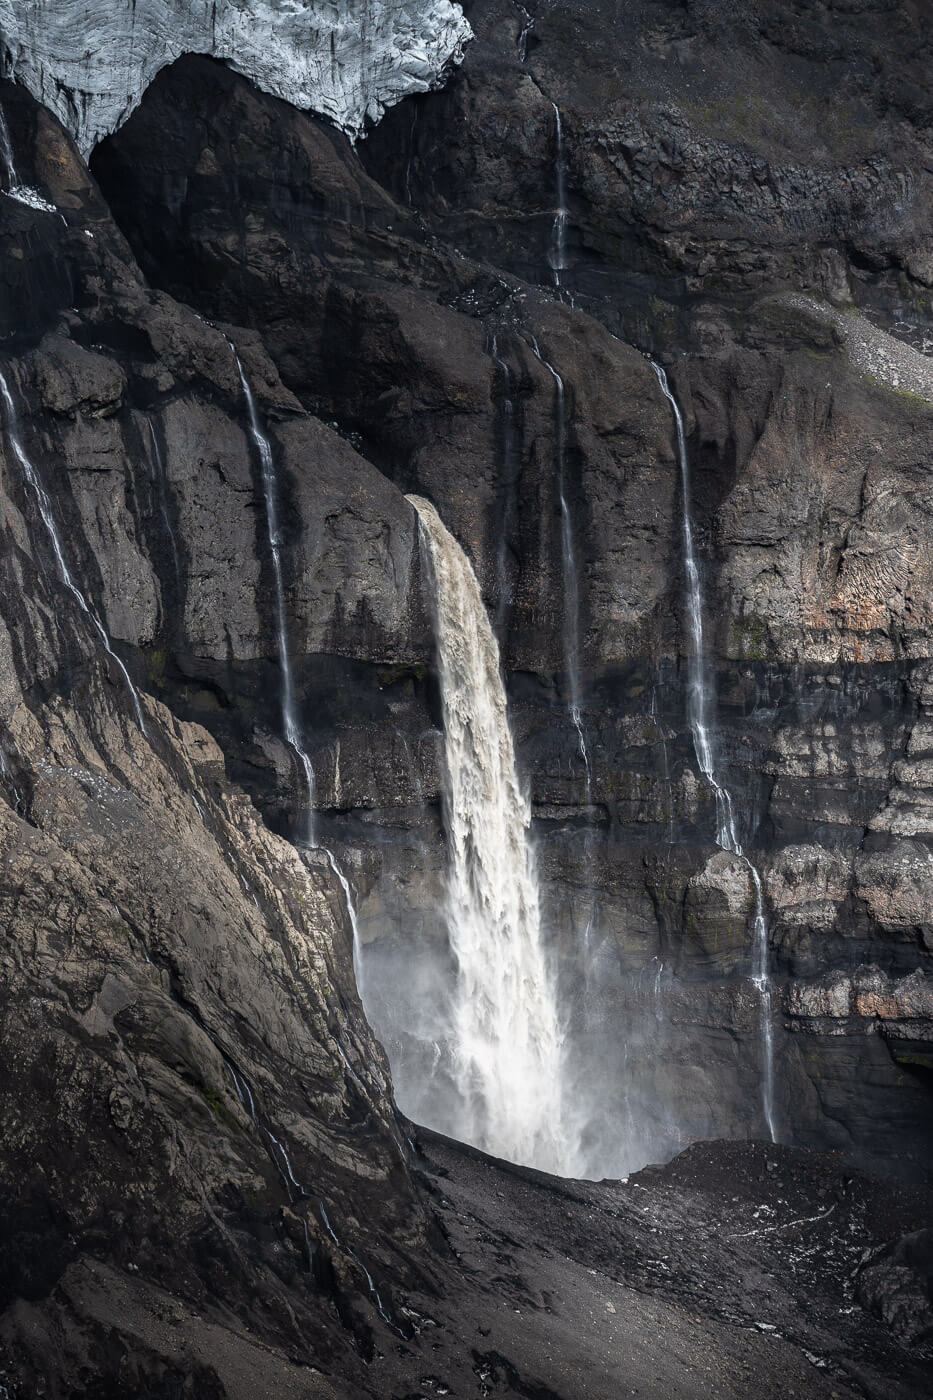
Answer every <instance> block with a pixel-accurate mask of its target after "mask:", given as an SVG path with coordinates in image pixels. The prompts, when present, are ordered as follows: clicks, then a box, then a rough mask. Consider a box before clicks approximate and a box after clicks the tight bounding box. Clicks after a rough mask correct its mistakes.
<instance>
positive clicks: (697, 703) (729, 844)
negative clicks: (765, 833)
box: [649, 360, 777, 1142]
mask: <svg viewBox="0 0 933 1400" xmlns="http://www.w3.org/2000/svg"><path fill="white" fill-rule="evenodd" d="M649 363H650V364H651V368H652V369H653V370H654V373H655V375H656V377H657V380H658V384H659V385H660V386H661V392H662V394H663V395H664V397H665V398H666V399H667V401H668V403H669V404H670V406H671V411H672V413H673V415H674V424H675V427H676V430H677V460H678V465H679V467H680V484H681V495H682V508H681V536H682V544H683V557H684V572H685V574H686V580H687V626H688V630H689V646H688V648H687V719H688V722H689V724H690V730H691V733H692V735H693V746H694V749H695V751H696V756H697V763H698V764H699V767H700V772H701V773H702V774H703V776H704V777H705V778H706V780H707V782H708V783H709V785H710V787H711V788H712V790H713V793H714V796H715V799H716V844H717V845H718V846H719V847H721V849H722V850H724V851H729V852H730V853H731V854H733V855H735V856H738V858H739V859H740V860H742V861H744V863H745V865H746V866H747V868H748V872H749V876H750V878H751V882H752V888H753V891H754V912H753V918H752V981H753V982H754V984H755V987H756V988H757V991H758V997H759V1006H760V1017H759V1021H760V1037H761V1101H762V1112H763V1115H764V1119H765V1122H766V1124H767V1126H768V1132H769V1134H770V1136H771V1141H772V1142H777V1125H776V1117H775V1105H774V1030H773V1026H772V1021H771V977H770V970H769V955H768V925H767V921H766V919H765V907H764V892H763V890H762V885H761V876H760V874H759V872H758V869H757V867H756V866H755V864H754V863H753V862H752V861H751V860H750V859H749V858H748V856H747V855H746V854H745V852H744V851H743V849H742V846H741V843H740V842H739V839H738V833H737V831H736V825H735V814H734V811H733V806H732V797H731V794H730V793H729V791H728V789H727V788H726V787H725V786H724V784H723V783H721V782H720V781H719V777H718V774H717V771H716V761H715V754H714V743H713V734H712V728H711V721H710V711H711V708H712V692H713V686H712V678H711V675H710V664H709V658H708V655H707V652H706V647H705V644H704V639H703V591H702V585H701V583H700V570H699V565H698V563H697V556H696V546H695V542H694V531H693V519H692V515H691V504H690V502H691V496H690V462H689V458H688V455H687V444H686V439H685V436H684V424H683V418H682V416H681V412H680V407H679V405H678V403H677V400H676V399H675V397H674V395H673V393H672V392H671V389H670V386H669V384H668V382H667V375H666V374H665V372H664V370H663V369H662V368H661V366H660V365H659V364H656V363H655V362H654V361H653V360H651V361H649Z"/></svg>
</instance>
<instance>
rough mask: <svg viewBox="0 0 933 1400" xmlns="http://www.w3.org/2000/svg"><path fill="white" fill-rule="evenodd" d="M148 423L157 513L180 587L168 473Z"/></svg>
mask: <svg viewBox="0 0 933 1400" xmlns="http://www.w3.org/2000/svg"><path fill="white" fill-rule="evenodd" d="M146 422H147V423H148V425H149V441H150V443H151V446H152V462H153V466H154V468H155V479H156V490H157V491H158V493H159V514H160V515H161V516H162V524H163V525H164V526H165V534H166V537H167V539H168V544H169V549H170V550H171V554H172V568H173V571H174V574H175V586H176V588H180V587H181V557H180V555H179V553H178V540H177V539H176V538H175V530H174V527H173V525H172V517H171V514H170V512H169V504H168V475H167V473H166V470H165V463H164V462H163V460H162V449H161V448H160V447H159V439H158V438H157V437H156V430H155V428H154V426H153V423H152V419H151V418H147V419H146Z"/></svg>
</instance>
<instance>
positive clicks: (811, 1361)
mask: <svg viewBox="0 0 933 1400" xmlns="http://www.w3.org/2000/svg"><path fill="white" fill-rule="evenodd" d="M413 1133H414V1137H413V1138H412V1139H410V1145H411V1147H412V1148H413V1159H412V1171H413V1175H414V1178H415V1181H416V1183H417V1186H418V1188H419V1194H421V1195H422V1196H423V1197H424V1198H425V1200H426V1204H427V1206H428V1210H429V1214H431V1215H433V1229H432V1231H431V1234H432V1236H433V1250H432V1251H431V1253H432V1254H433V1256H434V1266H433V1267H431V1268H430V1270H429V1272H427V1273H426V1274H425V1277H424V1278H423V1279H422V1280H421V1284H420V1286H418V1285H417V1284H416V1286H415V1287H413V1288H411V1289H410V1290H407V1291H406V1292H405V1293H404V1294H403V1293H401V1292H395V1293H393V1295H392V1296H391V1300H390V1298H389V1295H388V1294H387V1295H385V1297H384V1298H383V1300H382V1301H383V1303H384V1304H386V1305H387V1308H388V1311H387V1315H388V1316H391V1318H392V1319H393V1323H392V1325H391V1326H387V1325H386V1324H385V1323H384V1322H382V1321H380V1319H379V1317H378V1315H377V1314H376V1311H375V1309H373V1313H372V1317H371V1319H370V1321H371V1332H369V1331H368V1329H367V1326H366V1325H365V1323H364V1324H363V1325H362V1326H361V1325H360V1319H359V1317H357V1322H356V1324H355V1343H354V1350H353V1353H352V1360H350V1361H348V1360H347V1359H346V1358H344V1360H343V1361H342V1363H341V1364H340V1366H339V1367H338V1368H337V1369H330V1368H328V1367H326V1366H323V1365H322V1366H321V1367H318V1366H317V1365H316V1364H314V1363H313V1362H311V1361H309V1359H308V1356H307V1354H305V1356H303V1357H302V1358H301V1359H299V1358H298V1357H297V1356H296V1355H295V1354H294V1353H291V1354H289V1353H287V1352H285V1351H283V1350H282V1349H281V1348H280V1347H278V1346H276V1345H275V1344H270V1342H269V1340H268V1339H267V1338H264V1337H263V1335H262V1330H261V1327H257V1329H256V1330H255V1331H254V1330H253V1329H252V1328H251V1327H249V1326H247V1327H246V1328H244V1327H243V1326H242V1325H241V1324H239V1323H238V1322H236V1320H235V1319H233V1318H231V1317H230V1316H229V1315H225V1313H224V1311H223V1309H222V1308H221V1307H219V1306H217V1307H216V1308H215V1309H211V1308H208V1309H202V1310H200V1311H193V1310H191V1308H190V1305H189V1304H188V1303H187V1302H186V1300H185V1299H184V1297H182V1296H181V1295H180V1294H176V1293H174V1292H171V1291H169V1290H165V1289H158V1288H156V1287H154V1286H152V1285H151V1284H150V1283H147V1282H144V1281H142V1279H141V1278H140V1277H139V1276H138V1275H136V1276H134V1274H133V1273H132V1272H120V1271H118V1270H115V1269H113V1268H111V1267H110V1266H108V1265H105V1264H103V1263H101V1262H100V1261H95V1260H93V1259H91V1258H90V1257H83V1258H81V1259H79V1260H76V1261H75V1262H73V1263H72V1264H71V1265H70V1267H69V1269H68V1270H67V1272H66V1274H65V1275H64V1276H63V1277H62V1279H61V1280H60V1282H59V1284H58V1287H57V1289H56V1295H57V1298H56V1302H57V1303H59V1304H60V1303H62V1302H63V1301H64V1300H67V1307H66V1311H67V1312H68V1313H69V1314H70V1315H71V1317H72V1319H74V1318H75V1317H77V1316H79V1315H80V1316H83V1317H84V1318H85V1319H87V1320H91V1319H93V1322H94V1323H95V1324H97V1326H98V1328H102V1329H103V1330H104V1331H105V1332H106V1331H107V1330H111V1329H112V1335H113V1336H114V1337H116V1336H117V1335H118V1333H119V1335H120V1336H121V1337H122V1339H123V1343H124V1344H129V1346H130V1348H131V1349H132V1350H133V1351H134V1352H136V1353H137V1354H140V1355H143V1354H144V1355H149V1356H150V1357H160V1358H161V1360H162V1363H163V1366H164V1368H165V1369H164V1371H163V1384H164V1385H165V1386H166V1388H165V1389H162V1388H158V1389H156V1390H153V1391H151V1392H150V1391H149V1390H145V1391H139V1392H137V1391H133V1393H134V1394H136V1393H140V1394H142V1393H145V1394H147V1395H148V1394H150V1393H151V1394H158V1395H160V1396H161V1395H166V1396H168V1395H172V1396H174V1395H176V1394H177V1395H178V1396H182V1395H185V1396H187V1395H188V1394H189V1393H191V1394H196V1395H198V1396H214V1395H217V1396H224V1397H229V1400H310V1397H321V1398H322V1400H364V1397H378V1398H379V1400H432V1397H435V1396H445V1395H446V1396H450V1397H451V1400H455V1398H456V1397H461V1398H462V1400H466V1398H467V1397H474V1396H477V1397H481V1396H482V1397H484V1396H506V1395H508V1396H522V1397H526V1400H584V1397H591V1400H618V1397H621V1396H628V1395H634V1396H639V1397H641V1398H642V1400H699V1397H708V1396H717V1397H722V1398H723V1400H727V1398H729V1400H731V1397H735V1400H740V1398H741V1397H754V1400H772V1397H773V1398H774V1400H777V1397H782V1400H783V1397H788V1396H791V1397H799V1398H800V1400H804V1397H806V1398H807V1400H810V1397H813V1400H817V1398H818V1397H819V1398H820V1400H822V1397H827V1400H848V1398H849V1397H862V1398H863V1400H909V1398H910V1397H921V1396H925V1395H928V1394H929V1378H930V1371H929V1367H930V1354H931V1353H930V1345H929V1343H930V1340H931V1337H933V1312H931V1311H930V1308H929V1267H928V1266H929V1254H930V1243H929V1240H930V1233H929V1231H928V1230H926V1231H924V1230H923V1228H922V1227H923V1226H924V1225H925V1224H928V1222H929V1221H930V1219H931V1218H933V1211H931V1207H933V1192H931V1191H930V1189H929V1188H922V1187H916V1186H912V1185H900V1184H898V1183H894V1182H889V1181H888V1182H885V1181H882V1180H880V1179H878V1178H873V1177H869V1176H865V1175H861V1174H857V1173H852V1172H850V1171H848V1170H846V1168H845V1165H844V1163H843V1162H842V1161H841V1160H840V1158H839V1157H838V1156H837V1155H836V1154H826V1153H823V1154H821V1153H815V1152H809V1151H803V1150H796V1149H791V1148H784V1147H777V1146H773V1145H771V1144H768V1143H726V1142H709V1143H697V1144H695V1145H694V1146H692V1147H691V1148H689V1149H688V1150H687V1151H686V1152H684V1153H683V1154H681V1156H680V1157H678V1158H676V1159H675V1160H674V1161H673V1162H671V1163H669V1164H668V1165H667V1166H663V1167H648V1168H646V1169H645V1170H643V1171H641V1172H638V1173H636V1174H634V1175H632V1176H631V1177H630V1178H629V1179H628V1180H627V1181H623V1182H610V1181H606V1182H599V1183H595V1182H581V1181H568V1180H560V1179H557V1178H553V1177H548V1176H545V1175H543V1174H541V1173H538V1172H533V1171H529V1170H525V1169H522V1168H518V1167H513V1166H510V1165H508V1164H505V1163H501V1162H497V1161H495V1160H493V1159H491V1158H488V1157H485V1156H484V1155H483V1154H481V1153H478V1152H475V1151H473V1150H472V1149H470V1148H465V1147H463V1146H462V1145H460V1144H456V1143H453V1142H451V1141H449V1140H448V1139H445V1138H442V1137H440V1136H438V1135H436V1134H433V1133H428V1132H426V1131H424V1130H416V1129H413ZM918 1231H919V1232H920V1233H919V1234H916V1233H915V1232H918ZM905 1235H907V1236H912V1237H913V1239H914V1240H915V1241H916V1242H917V1247H918V1248H919V1250H920V1252H921V1253H922V1252H923V1251H925V1252H926V1256H927V1274H926V1281H924V1277H923V1271H922V1268H914V1269H913V1270H911V1269H906V1268H904V1267H903V1266H900V1267H899V1265H898V1262H897V1261H896V1260H895V1261H892V1260H891V1258H890V1246H889V1242H890V1241H891V1240H892V1238H894V1239H897V1238H898V1237H903V1236H905ZM913 1262H914V1264H915V1265H916V1264H917V1259H916V1258H915V1259H914V1260H913ZM130 1268H131V1269H132V1266H130ZM308 1286H309V1288H310V1289H312V1290H314V1291H317V1292H319V1291H320V1280H318V1281H315V1280H313V1279H311V1280H309V1285H308ZM19 1307H20V1309H23V1308H24V1307H25V1305H23V1304H20V1305H19ZM869 1308H871V1309H872V1311H869ZM48 1317H49V1309H48V1308H45V1309H43V1310H42V1311H41V1312H40V1311H37V1312H36V1314H35V1317H34V1319H33V1328H32V1331H33V1336H32V1340H33V1342H34V1343H35V1344H37V1345H42V1346H48V1347H49V1348H50V1360H51V1359H52V1354H53V1353H54V1351H55V1348H56V1344H57V1343H59V1342H60V1341H61V1336H62V1333H61V1332H58V1331H57V1329H55V1328H49V1327H48ZM19 1323H20V1325H21V1326H22V1327H23V1330H24V1332H26V1333H28V1332H29V1331H30V1327H29V1321H28V1318H27V1317H26V1316H22V1315H21V1316H20V1318H19ZM892 1323H893V1326H892ZM403 1333H404V1334H405V1335H402V1334H403ZM43 1334H44V1335H43ZM173 1375H174V1376H175V1377H176V1378H177V1379H176V1388H174V1389H173V1388H172V1387H171V1384H170V1381H171V1377H172V1376H173ZM194 1376H197V1377H200V1387H201V1388H198V1389H196V1390H194V1391H190V1392H189V1390H188V1389H187V1388H186V1387H187V1381H186V1379H185V1378H191V1377H194ZM72 1380H73V1382H74V1385H75V1389H74V1390H73V1391H72V1392H71V1393H73V1394H80V1395H82V1396H83V1395H84V1394H86V1393H89V1392H86V1391H85V1390H84V1389H83V1388H81V1384H80V1375H75V1376H73V1377H72ZM113 1384H114V1386H115V1387H116V1388H114V1389H107V1390H105V1391H103V1392H100V1391H95V1392H94V1393H95V1394H97V1395H100V1394H106V1395H108V1396H109V1395H113V1396H119V1395H122V1394H127V1393H129V1392H126V1391H121V1390H120V1389H119V1382H117V1381H116V1380H115V1381H114V1382H113ZM16 1393H17V1394H18V1393H19V1392H16ZM35 1393H36V1394H42V1393H44V1392H43V1390H41V1389H37V1390H36V1392H35Z"/></svg>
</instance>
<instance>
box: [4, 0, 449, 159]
mask: <svg viewBox="0 0 933 1400" xmlns="http://www.w3.org/2000/svg"><path fill="white" fill-rule="evenodd" d="M469 38H470V26H469V25H468V24H467V21H466V19H465V18H464V14H463V11H462V10H461V8H460V6H459V5H457V4H455V3H452V0H328V2H327V3H326V4H311V3H308V0H302V3H300V4H297V5H296V4H293V3H288V0H194V3H190V0H181V2H180V3H173V0H136V3H134V4H132V5H123V4H103V5H98V6H90V7H89V6H87V5H84V4H80V3H75V0H42V3H41V4H38V5H36V4H32V3H29V0H3V3H2V4H0V51H2V53H3V58H4V63H5V66H6V71H7V73H8V74H11V75H13V76H15V77H16V78H17V80H18V81H19V82H21V83H23V84H24V86H26V87H27V88H28V89H29V91H30V92H31V93H32V94H33V95H34V96H35V97H37V98H38V99H39V101H40V102H43V103H45V105H46V106H47V107H49V108H50V110H51V111H53V112H54V113H55V114H56V116H57V117H58V118H59V119H60V121H61V122H62V123H63V124H64V126H65V127H66V128H67V129H68V130H69V131H70V132H71V134H72V135H73V136H74V137H75V139H76V141H77V143H78V148H79V150H81V151H82V153H83V154H84V155H89V154H90V152H91V151H92V150H93V149H94V147H95V146H96V144H97V142H98V141H99V140H100V139H101V137H102V136H107V135H109V133H110V132H112V131H116V129H117V127H119V126H120V124H121V123H122V122H124V121H125V120H126V118H127V117H128V116H129V114H130V113H131V112H132V111H133V109H134V108H135V107H136V106H137V104H138V102H139V100H140V98H141V97H142V95H143V93H144V92H145V90H146V88H147V87H148V86H149V84H150V82H151V81H152V79H153V78H154V77H155V75H156V74H157V73H158V72H159V71H160V69H162V68H164V67H165V66H166V64H169V63H172V62H173V61H174V60H175V59H176V58H178V57H179V55H180V54H184V53H203V54H211V55H212V56H213V57H215V58H219V59H223V60H225V61H226V62H227V63H229V64H230V65H231V67H233V68H235V69H236V70H237V71H238V72H240V73H245V74H246V76H247V77H249V78H251V79H252V80H253V82H255V83H256V84H257V85H258V86H259V87H261V88H263V89H264V90H265V91H266V92H272V93H275V94H276V96H278V97H284V98H285V99H286V100H287V101H288V102H292V103H294V105H295V106H296V107H304V108H310V109H311V110H312V111H315V112H320V113H321V115H322V116H325V117H328V118H329V119H330V120H331V121H332V122H334V123H335V125H336V126H339V127H341V128H342V129H343V130H344V131H347V132H350V133H351V134H352V135H354V136H358V135H359V134H360V133H361V132H362V131H363V130H364V129H365V127H366V125H367V124H368V123H372V122H376V121H378V120H379V118H380V117H381V116H382V114H383V112H384V111H385V109H386V108H387V107H390V106H391V105H392V104H393V103H395V102H400V101H401V100H402V98H403V97H408V96H410V95H411V94H412V93H416V92H428V91H429V90H430V89H431V88H433V87H436V86H437V85H438V83H439V82H440V81H441V80H442V77H443V75H444V73H445V71H446V69H447V68H448V66H449V65H451V64H455V63H458V62H459V61H460V59H461V57H462V53H463V46H464V44H465V43H466V42H467V41H468V39H469Z"/></svg>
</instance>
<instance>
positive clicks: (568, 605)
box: [531, 336, 590, 801]
mask: <svg viewBox="0 0 933 1400" xmlns="http://www.w3.org/2000/svg"><path fill="white" fill-rule="evenodd" d="M531 348H532V350H533V351H534V355H535V358H536V359H537V360H538V361H539V362H540V363H541V364H542V365H543V366H544V368H545V369H546V370H547V371H548V373H549V374H550V375H551V378H552V379H553V380H554V396H555V402H554V432H555V452H554V455H555V459H556V466H557V497H558V501H559V503H560V554H561V572H562V577H563V583H564V625H563V643H564V671H565V673H566V676H567V689H568V692H569V701H570V718H571V721H572V722H573V727H574V729H575V730H576V731H577V742H578V743H579V745H580V757H581V758H582V759H583V766H584V768H585V770H586V799H587V801H589V797H590V760H589V754H588V753H587V748H586V736H585V735H584V732H583V719H582V710H581V699H580V588H579V583H578V574H577V560H576V551H575V550H574V547H573V521H572V520H571V517H570V507H569V505H568V504H567V496H566V494H565V489H564V476H565V462H566V455H567V406H566V397H567V396H566V392H565V389H564V381H563V379H562V378H561V376H560V375H559V374H558V372H557V370H556V369H555V368H554V366H553V365H552V364H551V363H550V362H549V361H548V360H546V359H545V358H544V356H543V355H542V354H541V351H540V349H539V346H538V342H537V340H535V338H534V336H532V337H531Z"/></svg>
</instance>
